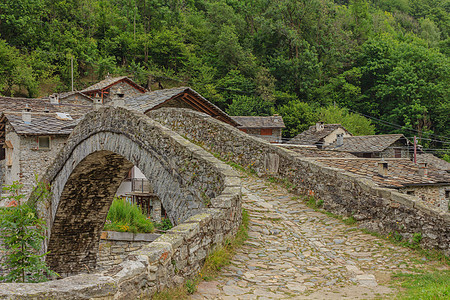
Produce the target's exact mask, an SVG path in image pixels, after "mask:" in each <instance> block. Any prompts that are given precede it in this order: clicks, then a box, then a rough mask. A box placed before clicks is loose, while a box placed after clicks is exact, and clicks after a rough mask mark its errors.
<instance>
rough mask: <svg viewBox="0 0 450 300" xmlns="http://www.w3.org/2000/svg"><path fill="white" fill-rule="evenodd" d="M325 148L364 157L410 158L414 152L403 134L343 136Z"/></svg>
mask: <svg viewBox="0 0 450 300" xmlns="http://www.w3.org/2000/svg"><path fill="white" fill-rule="evenodd" d="M326 149H327V150H333V151H341V152H349V153H352V154H353V155H356V156H358V157H365V158H412V155H413V152H414V149H413V146H412V145H411V143H410V141H409V140H408V139H407V138H406V137H405V136H404V135H403V134H380V135H365V136H349V137H345V136H344V138H343V139H338V140H336V141H335V142H333V143H332V144H330V145H329V146H327V147H326Z"/></svg>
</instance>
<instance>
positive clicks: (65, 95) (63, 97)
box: [58, 91, 94, 102]
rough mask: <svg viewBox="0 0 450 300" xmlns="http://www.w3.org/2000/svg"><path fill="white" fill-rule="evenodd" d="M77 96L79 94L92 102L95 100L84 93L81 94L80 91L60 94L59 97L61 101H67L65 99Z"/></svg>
mask: <svg viewBox="0 0 450 300" xmlns="http://www.w3.org/2000/svg"><path fill="white" fill-rule="evenodd" d="M76 94H78V95H80V96H83V97H85V98H87V99H89V100H91V101H92V102H94V99H92V98H91V97H89V96H88V95H86V94H83V93H82V92H80V91H73V92H64V93H59V94H58V96H59V99H65V98H67V97H69V96H72V95H76Z"/></svg>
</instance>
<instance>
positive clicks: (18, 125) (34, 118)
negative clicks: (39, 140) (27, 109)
mask: <svg viewBox="0 0 450 300" xmlns="http://www.w3.org/2000/svg"><path fill="white" fill-rule="evenodd" d="M3 116H4V117H5V118H6V120H7V121H8V122H9V124H11V126H12V127H13V128H14V131H15V132H16V133H17V134H19V135H69V134H70V133H71V132H72V130H73V128H74V127H75V126H76V125H77V124H78V122H79V121H80V120H81V119H82V118H83V117H84V115H70V117H71V118H72V119H73V120H62V119H61V118H59V117H58V116H57V114H56V113H32V114H31V122H30V124H26V123H25V122H24V121H23V120H22V114H21V113H3Z"/></svg>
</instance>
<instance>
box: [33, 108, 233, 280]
mask: <svg viewBox="0 0 450 300" xmlns="http://www.w3.org/2000/svg"><path fill="white" fill-rule="evenodd" d="M214 160H215V158H214V157H212V156H211V155H210V154H207V153H206V152H205V151H203V150H202V149H201V148H200V147H198V146H195V145H193V144H191V143H190V142H188V141H187V140H185V139H184V138H182V137H181V136H179V135H178V134H176V133H173V132H172V131H170V130H168V129H166V128H165V127H163V126H162V125H160V124H159V123H157V122H155V121H153V120H151V119H150V118H149V117H147V116H145V115H143V114H141V113H138V112H134V111H129V110H126V109H124V108H112V107H107V108H102V109H100V110H99V111H95V112H92V113H90V114H88V115H87V116H86V117H85V118H84V119H83V120H82V121H81V122H80V123H79V124H78V125H77V126H76V127H75V129H74V130H73V132H72V134H71V136H70V137H69V139H68V141H67V143H66V145H65V147H64V148H63V150H62V151H61V152H60V153H59V155H58V156H57V158H56V159H55V161H54V162H53V164H52V165H51V166H50V167H49V168H48V170H47V172H46V174H45V175H44V180H46V181H48V182H49V183H50V184H51V191H52V196H51V198H50V199H49V200H48V202H47V203H40V204H39V206H38V211H39V214H40V216H41V217H43V218H45V219H46V220H47V227H48V233H47V235H48V239H47V240H48V241H47V243H46V245H45V250H46V251H49V252H50V253H49V254H48V255H47V256H46V260H47V263H48V264H49V266H50V268H52V269H53V270H55V271H57V272H59V273H62V274H74V273H79V272H81V271H86V270H92V269H93V268H95V264H96V258H97V251H98V244H99V239H100V234H101V230H102V228H103V225H104V222H105V220H106V215H107V213H108V210H109V206H110V204H111V202H112V200H113V197H114V194H115V192H116V190H117V188H118V186H119V185H120V183H121V181H122V180H123V179H124V178H125V176H126V174H127V172H128V170H129V169H130V167H131V166H133V165H135V166H137V167H138V168H139V169H140V170H142V172H143V173H144V175H145V176H146V177H147V178H148V179H149V180H150V181H151V182H152V184H153V187H154V192H155V193H156V194H157V195H158V197H159V198H160V199H161V202H162V204H163V206H164V208H165V210H166V212H167V214H168V216H169V218H170V219H171V221H172V222H173V223H174V225H177V224H180V223H182V222H183V221H185V220H186V219H187V218H189V217H190V216H193V215H195V214H198V213H199V212H201V211H202V210H204V209H206V207H207V206H208V205H209V204H210V203H209V201H210V200H209V199H213V198H215V197H216V196H217V195H219V194H220V193H221V192H222V190H223V188H224V184H225V182H224V181H225V176H224V173H223V170H221V169H220V167H218V165H217V164H216V163H215V162H214ZM220 166H221V165H220Z"/></svg>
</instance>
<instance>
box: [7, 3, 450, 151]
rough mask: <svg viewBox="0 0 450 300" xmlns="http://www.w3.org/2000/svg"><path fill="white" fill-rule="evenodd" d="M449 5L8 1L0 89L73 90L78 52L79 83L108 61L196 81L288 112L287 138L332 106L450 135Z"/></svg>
mask: <svg viewBox="0 0 450 300" xmlns="http://www.w3.org/2000/svg"><path fill="white" fill-rule="evenodd" d="M449 12H450V1H449V0H378V1H373V0H372V2H367V0H349V1H347V0H334V1H333V0H279V1H272V0H251V1H250V0H164V1H163V0H133V1H123V0H109V1H106V0H62V1H50V0H4V1H2V2H1V3H0V38H1V39H3V40H2V41H0V74H1V76H0V91H1V92H2V93H3V94H5V95H11V94H15V95H26V96H36V95H38V94H41V95H42V94H46V93H50V92H53V91H63V90H68V89H69V86H70V61H71V58H73V59H74V65H75V86H76V87H77V88H82V87H84V86H86V85H87V84H89V83H91V82H94V81H96V80H98V79H103V77H104V76H105V75H106V74H107V73H111V74H120V75H125V74H128V75H132V76H133V77H134V79H135V80H136V81H137V82H139V83H141V84H143V85H152V84H154V85H153V88H155V87H157V86H158V84H157V83H159V84H160V85H162V86H164V87H171V86H176V85H191V86H193V87H194V88H195V89H196V90H198V91H199V92H200V93H201V94H202V95H204V96H206V97H207V98H208V99H209V100H211V101H212V102H214V103H216V104H217V105H219V106H220V107H221V108H223V109H225V110H226V111H227V112H228V113H230V114H234V115H269V114H273V113H276V112H279V113H281V114H283V116H285V117H288V118H290V119H291V120H290V121H288V128H287V130H286V133H287V136H292V135H293V134H295V133H297V132H299V131H301V130H302V129H304V128H305V127H307V126H308V125H311V124H312V123H314V122H315V121H317V120H318V119H317V118H318V117H319V116H320V114H319V113H318V110H319V108H320V107H328V106H330V105H332V107H344V108H348V109H351V110H352V111H356V112H359V113H363V114H366V115H369V116H372V117H374V118H376V119H378V120H373V123H374V125H375V126H376V132H377V133H394V132H395V133H396V132H401V133H404V134H405V135H406V136H408V137H410V136H412V135H418V136H421V137H424V138H428V139H430V140H445V141H446V142H447V143H448V142H449V141H450V122H448V117H449V109H450V100H449V89H450V82H449V81H450V59H449V55H450V16H449ZM155 83H156V84H155ZM304 111H308V112H309V111H311V112H313V113H314V114H312V115H302V112H304ZM296 118H297V119H301V120H302V122H299V121H296V120H295V119H296ZM392 124H395V125H392ZM364 126H365V125H364ZM424 141H426V142H427V146H430V147H431V146H432V147H433V148H436V147H439V148H442V147H444V146H445V145H447V146H448V145H449V144H446V143H442V142H437V141H427V140H424Z"/></svg>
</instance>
